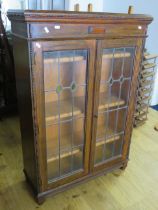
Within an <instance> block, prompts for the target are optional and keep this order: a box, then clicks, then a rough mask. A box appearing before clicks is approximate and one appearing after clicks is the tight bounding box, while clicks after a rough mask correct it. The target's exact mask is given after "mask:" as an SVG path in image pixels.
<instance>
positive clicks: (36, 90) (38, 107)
mask: <svg viewBox="0 0 158 210" xmlns="http://www.w3.org/2000/svg"><path fill="white" fill-rule="evenodd" d="M32 47H33V54H34V56H33V59H34V62H33V63H34V64H33V71H32V80H33V91H32V93H33V98H34V106H35V108H34V124H35V131H36V132H35V139H36V140H35V141H36V146H35V148H37V149H36V158H37V159H38V161H37V163H38V164H37V167H38V172H39V184H40V188H39V191H40V192H43V191H45V190H49V189H52V188H56V187H58V186H60V185H64V184H67V183H69V182H71V181H74V180H75V179H78V178H80V177H82V176H85V175H87V174H88V173H89V159H90V157H89V154H90V145H91V126H92V119H91V118H92V105H93V104H92V98H93V84H94V63H95V52H96V42H95V40H73V41H69V40H68V41H34V42H32ZM80 49H84V50H88V60H87V94H86V99H87V100H86V101H87V102H86V117H85V148H84V152H83V154H84V161H83V163H84V170H83V171H82V172H80V173H76V174H74V175H72V176H67V177H65V178H63V179H60V180H57V181H55V182H52V183H49V184H48V179H47V160H46V134H45V114H44V113H45V110H44V69H43V56H42V54H43V52H45V51H56V50H80Z"/></svg>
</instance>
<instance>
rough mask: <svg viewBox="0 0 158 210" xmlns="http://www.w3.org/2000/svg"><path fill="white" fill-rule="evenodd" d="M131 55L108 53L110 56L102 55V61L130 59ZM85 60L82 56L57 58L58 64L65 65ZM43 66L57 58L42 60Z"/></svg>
mask: <svg viewBox="0 0 158 210" xmlns="http://www.w3.org/2000/svg"><path fill="white" fill-rule="evenodd" d="M130 56H131V54H130V53H129V52H125V53H123V52H117V53H114V54H113V53H110V54H104V55H103V59H104V58H106V59H107V58H126V57H130ZM83 60H85V57H84V56H74V58H73V57H61V58H59V61H60V63H67V62H73V61H74V62H76V61H83ZM44 62H45V64H51V63H52V62H58V58H45V60H44Z"/></svg>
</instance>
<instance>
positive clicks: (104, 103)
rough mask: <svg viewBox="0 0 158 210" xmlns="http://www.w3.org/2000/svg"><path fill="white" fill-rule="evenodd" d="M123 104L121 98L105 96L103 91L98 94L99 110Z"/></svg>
mask: <svg viewBox="0 0 158 210" xmlns="http://www.w3.org/2000/svg"><path fill="white" fill-rule="evenodd" d="M124 104H125V101H124V100H122V99H118V97H116V96H111V97H105V93H101V94H100V103H99V110H102V109H107V108H112V107H115V106H122V105H124Z"/></svg>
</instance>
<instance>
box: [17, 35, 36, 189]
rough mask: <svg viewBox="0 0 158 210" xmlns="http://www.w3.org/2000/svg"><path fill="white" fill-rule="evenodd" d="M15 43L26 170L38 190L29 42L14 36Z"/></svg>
mask: <svg viewBox="0 0 158 210" xmlns="http://www.w3.org/2000/svg"><path fill="white" fill-rule="evenodd" d="M13 45H14V46H13V47H14V59H15V72H16V87H17V95H18V108H19V116H20V128H21V137H22V150H23V161H24V172H25V174H26V176H27V178H28V180H29V181H30V182H31V184H32V185H33V187H34V188H35V190H36V191H37V176H36V158H35V145H34V125H33V117H32V116H33V115H32V98H31V82H30V69H29V67H30V66H29V50H28V43H27V41H26V40H24V39H20V38H16V37H14V38H13Z"/></svg>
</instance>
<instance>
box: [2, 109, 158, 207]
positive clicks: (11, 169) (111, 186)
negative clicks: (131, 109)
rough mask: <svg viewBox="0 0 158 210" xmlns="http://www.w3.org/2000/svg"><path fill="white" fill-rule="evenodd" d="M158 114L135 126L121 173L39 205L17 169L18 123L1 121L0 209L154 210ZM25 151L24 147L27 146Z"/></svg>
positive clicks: (156, 203)
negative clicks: (127, 157)
mask: <svg viewBox="0 0 158 210" xmlns="http://www.w3.org/2000/svg"><path fill="white" fill-rule="evenodd" d="M156 122H158V112H156V111H154V110H150V114H149V120H148V122H147V123H146V124H145V125H143V126H142V127H139V128H136V129H134V132H133V137H132V144H131V152H130V161H129V164H128V166H127V168H126V170H125V171H124V172H120V171H116V172H114V173H111V174H108V175H106V176H103V177H99V178H96V179H95V180H93V181H89V182H87V183H85V184H81V185H80V186H77V187H74V188H73V189H71V190H68V191H66V192H64V193H61V194H58V195H56V196H54V197H50V198H47V199H46V202H45V203H44V204H43V205H42V206H38V205H37V204H36V203H35V201H34V199H33V198H32V195H31V193H30V191H29V188H28V186H27V184H26V183H25V178H24V175H23V172H22V169H23V165H22V154H21V144H20V132H19V121H18V119H17V118H16V117H12V118H8V119H5V120H3V121H1V122H0V210H34V209H36V208H38V209H41V210H158V132H157V131H155V130H154V129H153V128H154V125H155V124H156ZM28 149H29V148H28Z"/></svg>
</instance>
